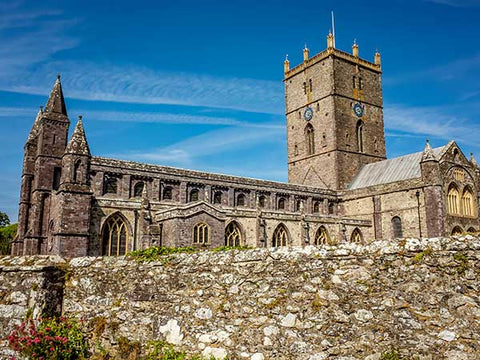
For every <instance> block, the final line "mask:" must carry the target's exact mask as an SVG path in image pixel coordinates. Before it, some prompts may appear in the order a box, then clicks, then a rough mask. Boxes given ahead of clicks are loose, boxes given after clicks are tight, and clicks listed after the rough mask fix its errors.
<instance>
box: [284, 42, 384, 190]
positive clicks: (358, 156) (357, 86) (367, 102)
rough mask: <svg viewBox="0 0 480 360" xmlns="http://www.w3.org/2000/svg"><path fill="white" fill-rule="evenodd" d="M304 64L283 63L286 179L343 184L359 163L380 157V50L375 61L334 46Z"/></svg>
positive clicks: (354, 50)
mask: <svg viewBox="0 0 480 360" xmlns="http://www.w3.org/2000/svg"><path fill="white" fill-rule="evenodd" d="M303 59H304V61H303V63H302V64H300V65H298V66H296V67H295V68H293V69H290V63H289V61H288V58H287V59H286V60H285V63H284V72H285V78H284V83H285V108H286V117H287V147H288V181H289V182H290V183H296V184H305V185H312V186H318V187H322V188H324V187H327V188H329V189H332V190H341V189H345V188H346V187H347V186H348V184H349V183H351V182H352V180H353V178H354V177H355V175H356V174H357V173H358V172H359V170H360V168H361V167H362V166H363V165H365V164H368V163H372V162H376V161H380V160H384V159H385V158H386V156H385V134H384V124H383V100H382V85H381V74H382V71H381V65H380V54H379V53H376V54H375V61H374V62H373V63H372V62H369V61H366V60H363V59H361V58H359V56H358V46H357V44H354V45H353V47H352V54H348V53H346V52H343V51H340V50H338V49H336V48H335V47H334V38H333V36H332V35H331V34H329V35H328V37H327V49H326V50H324V51H322V52H321V53H319V54H317V55H315V56H314V57H311V58H310V57H309V50H308V48H307V47H306V46H305V49H304V50H303Z"/></svg>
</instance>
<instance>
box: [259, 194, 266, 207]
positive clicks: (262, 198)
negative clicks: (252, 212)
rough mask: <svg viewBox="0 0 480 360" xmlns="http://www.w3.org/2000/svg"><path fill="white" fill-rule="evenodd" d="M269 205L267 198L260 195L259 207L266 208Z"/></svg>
mask: <svg viewBox="0 0 480 360" xmlns="http://www.w3.org/2000/svg"><path fill="white" fill-rule="evenodd" d="M266 203H267V198H266V197H265V196H264V195H260V196H259V198H258V206H259V207H261V208H264V207H265V205H266Z"/></svg>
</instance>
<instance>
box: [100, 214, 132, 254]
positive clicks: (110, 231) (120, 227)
mask: <svg viewBox="0 0 480 360" xmlns="http://www.w3.org/2000/svg"><path fill="white" fill-rule="evenodd" d="M102 240H103V241H102V254H103V255H105V256H121V255H125V253H126V252H127V249H128V230H127V224H126V223H125V220H124V219H123V217H122V216H120V214H114V215H112V216H110V217H109V218H108V219H107V221H105V224H104V225H103V235H102Z"/></svg>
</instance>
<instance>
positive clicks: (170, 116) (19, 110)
mask: <svg viewBox="0 0 480 360" xmlns="http://www.w3.org/2000/svg"><path fill="white" fill-rule="evenodd" d="M36 111H37V110H36V109H32V108H24V107H8V106H5V107H3V106H0V118H3V117H7V118H11V117H28V118H31V119H33V118H34V117H35V116H36V114H37V112H36ZM76 113H78V114H81V115H83V118H84V121H87V122H90V121H111V122H127V123H160V124H197V125H224V126H236V127H251V128H261V129H284V125H283V123H282V122H280V121H278V122H275V123H272V122H271V121H269V122H252V121H244V120H239V119H235V118H233V117H221V116H205V115H195V114H183V113H168V112H163V111H156V112H153V111H152V112H141V111H104V110H89V109H76ZM71 118H72V116H71ZM72 120H75V119H73V118H72Z"/></svg>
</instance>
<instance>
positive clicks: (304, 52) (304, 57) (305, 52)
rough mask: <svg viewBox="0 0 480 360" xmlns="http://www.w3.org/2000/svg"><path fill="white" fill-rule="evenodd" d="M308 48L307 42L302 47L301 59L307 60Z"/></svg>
mask: <svg viewBox="0 0 480 360" xmlns="http://www.w3.org/2000/svg"><path fill="white" fill-rule="evenodd" d="M309 53H310V50H308V47H307V44H305V47H304V48H303V61H307V60H308V57H309Z"/></svg>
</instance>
